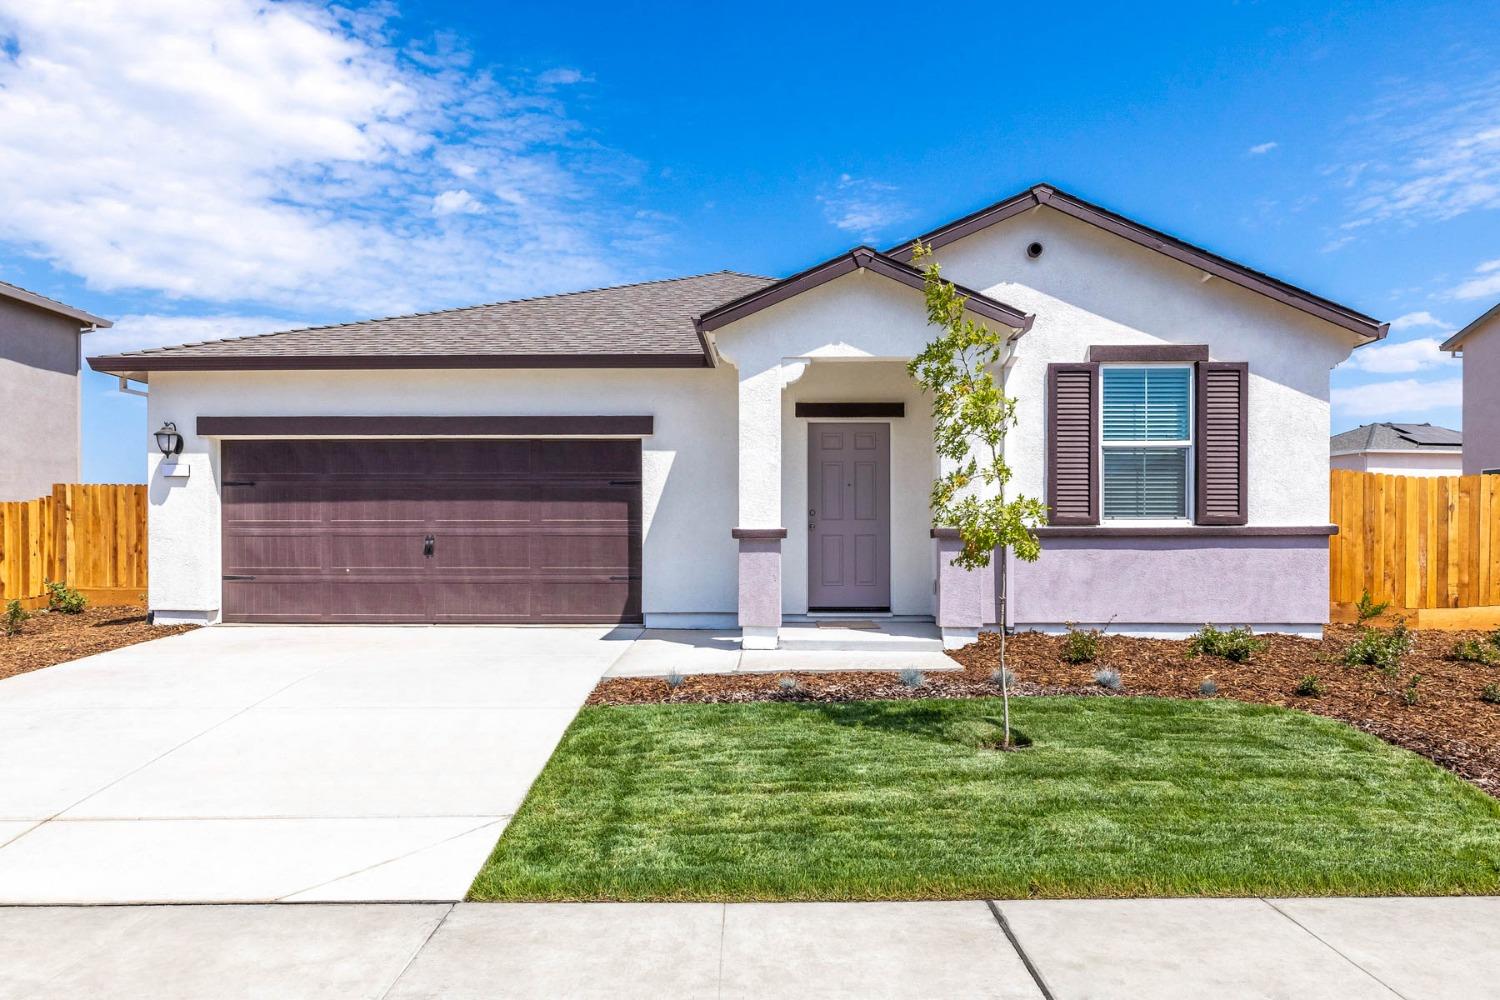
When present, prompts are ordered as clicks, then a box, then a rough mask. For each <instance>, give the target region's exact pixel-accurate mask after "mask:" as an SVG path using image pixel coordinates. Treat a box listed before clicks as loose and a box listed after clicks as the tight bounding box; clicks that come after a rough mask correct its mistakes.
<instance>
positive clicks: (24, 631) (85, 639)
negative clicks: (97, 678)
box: [0, 607, 198, 678]
mask: <svg viewBox="0 0 1500 1000" xmlns="http://www.w3.org/2000/svg"><path fill="white" fill-rule="evenodd" d="M197 627H198V626H197V625H159V626H158V625H148V624H146V612H145V611H143V610H141V609H140V608H132V607H123V608H85V609H84V610H83V611H82V612H80V613H79V614H76V615H65V614H62V613H61V612H57V611H33V612H32V613H31V617H30V618H28V619H27V620H26V621H25V622H24V623H23V624H22V625H21V634H20V635H12V636H7V635H5V634H4V633H3V630H0V678H3V677H13V676H15V675H16V674H24V673H27V672H28V671H31V670H40V669H41V668H42V667H50V666H52V665H53V664H55V663H64V662H66V661H68V660H76V659H78V658H79V657H80V656H90V655H92V654H94V653H102V652H104V651H105V650H109V649H119V648H120V647H121V646H133V645H135V644H136V643H138V642H145V641H147V640H148V639H160V638H161V637H162V636H167V635H176V634H177V633H179V632H190V631H192V630H193V629H195V628H197Z"/></svg>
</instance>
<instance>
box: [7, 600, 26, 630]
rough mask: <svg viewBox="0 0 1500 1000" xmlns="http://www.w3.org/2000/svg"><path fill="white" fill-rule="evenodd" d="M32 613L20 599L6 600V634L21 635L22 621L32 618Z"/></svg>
mask: <svg viewBox="0 0 1500 1000" xmlns="http://www.w3.org/2000/svg"><path fill="white" fill-rule="evenodd" d="M30 617H31V614H30V613H29V612H28V611H27V610H26V609H25V608H23V607H21V602H20V601H6V602H5V634H6V635H20V634H21V623H22V622H24V621H25V620H26V619H28V618H30Z"/></svg>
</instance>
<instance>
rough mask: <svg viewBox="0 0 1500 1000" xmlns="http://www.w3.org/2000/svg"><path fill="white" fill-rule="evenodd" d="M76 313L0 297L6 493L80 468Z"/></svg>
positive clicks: (0, 473) (1, 471)
mask: <svg viewBox="0 0 1500 1000" xmlns="http://www.w3.org/2000/svg"><path fill="white" fill-rule="evenodd" d="M79 329H80V327H79V324H78V321H77V320H73V319H68V318H67V317H65V316H58V315H55V314H53V313H50V312H47V311H46V310H44V309H37V308H35V307H34V306H29V305H26V304H25V303H21V302H16V301H14V300H11V299H7V298H0V500H31V499H34V498H36V497H39V496H43V495H45V494H48V493H51V492H52V484H53V483H74V482H77V481H78V475H79V468H78V463H79V444H78V436H79V413H78V411H79V389H78V364H79V362H78V356H79V351H78V338H79Z"/></svg>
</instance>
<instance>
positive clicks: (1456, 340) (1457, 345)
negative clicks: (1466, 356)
mask: <svg viewBox="0 0 1500 1000" xmlns="http://www.w3.org/2000/svg"><path fill="white" fill-rule="evenodd" d="M1496 317H1500V302H1497V303H1495V304H1494V305H1493V306H1491V307H1490V308H1488V309H1486V310H1485V311H1484V315H1482V316H1480V317H1479V318H1478V319H1476V320H1475V321H1474V322H1472V323H1470V324H1469V325H1468V326H1466V327H1464V328H1463V329H1462V330H1460V331H1458V332H1457V333H1455V334H1454V335H1453V336H1451V337H1449V338H1448V339H1447V340H1445V341H1443V342H1442V343H1441V344H1439V345H1438V350H1440V351H1461V350H1463V347H1464V341H1465V340H1466V339H1467V338H1468V337H1469V336H1470V335H1471V334H1474V333H1477V332H1479V328H1480V327H1482V326H1484V325H1485V324H1486V323H1488V322H1489V321H1490V320H1492V319H1495V318H1496Z"/></svg>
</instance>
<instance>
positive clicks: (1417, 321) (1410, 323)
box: [1391, 309, 1449, 332]
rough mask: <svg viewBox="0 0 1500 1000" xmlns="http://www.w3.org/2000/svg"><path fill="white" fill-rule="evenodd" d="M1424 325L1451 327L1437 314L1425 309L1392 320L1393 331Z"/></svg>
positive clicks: (1412, 328) (1413, 328)
mask: <svg viewBox="0 0 1500 1000" xmlns="http://www.w3.org/2000/svg"><path fill="white" fill-rule="evenodd" d="M1424 326H1436V327H1441V328H1443V329H1449V327H1448V324H1447V323H1444V322H1443V321H1442V320H1440V319H1438V318H1437V317H1436V316H1434V315H1433V314H1432V313H1430V312H1428V311H1426V310H1425V309H1424V310H1422V311H1421V312H1409V313H1406V314H1404V315H1401V316H1397V317H1396V318H1395V319H1393V320H1391V330H1392V332H1397V331H1401V330H1415V329H1418V328H1419V327H1424Z"/></svg>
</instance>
